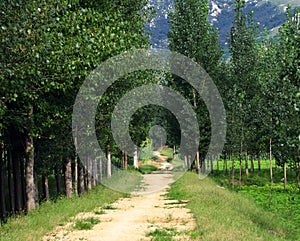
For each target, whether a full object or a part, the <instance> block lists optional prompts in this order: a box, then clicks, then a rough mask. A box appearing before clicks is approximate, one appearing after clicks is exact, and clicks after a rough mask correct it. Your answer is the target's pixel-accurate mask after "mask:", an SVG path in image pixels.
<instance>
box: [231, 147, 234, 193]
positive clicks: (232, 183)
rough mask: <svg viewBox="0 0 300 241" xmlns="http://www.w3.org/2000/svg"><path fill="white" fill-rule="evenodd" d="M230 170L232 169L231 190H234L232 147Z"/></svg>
mask: <svg viewBox="0 0 300 241" xmlns="http://www.w3.org/2000/svg"><path fill="white" fill-rule="evenodd" d="M231 169H232V170H231V171H232V176H231V177H232V178H231V179H232V181H231V185H232V191H234V148H233V147H232V151H231Z"/></svg>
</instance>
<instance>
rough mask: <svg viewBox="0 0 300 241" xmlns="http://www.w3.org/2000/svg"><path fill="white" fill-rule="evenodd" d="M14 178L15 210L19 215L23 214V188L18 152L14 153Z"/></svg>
mask: <svg viewBox="0 0 300 241" xmlns="http://www.w3.org/2000/svg"><path fill="white" fill-rule="evenodd" d="M13 153H14V154H13V176H14V191H15V210H16V213H17V214H21V212H22V208H23V207H22V206H23V205H22V188H21V173H20V171H21V170H20V157H19V153H18V151H17V150H15V151H14V152H13Z"/></svg>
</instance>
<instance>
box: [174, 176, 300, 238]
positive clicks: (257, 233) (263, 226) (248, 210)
mask: <svg viewBox="0 0 300 241" xmlns="http://www.w3.org/2000/svg"><path fill="white" fill-rule="evenodd" d="M168 195H169V197H170V198H173V199H179V200H180V199H189V200H191V202H190V203H189V204H188V208H190V209H191V211H192V213H193V214H194V216H195V219H196V222H197V230H196V233H197V234H198V236H199V238H201V240H270V241H271V240H272V241H273V240H299V237H296V236H294V235H296V234H293V236H291V235H292V234H291V232H290V230H289V227H288V225H287V224H285V223H284V222H283V221H282V220H281V217H279V216H276V215H275V214H274V213H271V212H268V211H266V210H264V209H263V208H262V207H260V206H259V205H257V204H255V203H254V202H253V201H252V200H249V199H248V198H247V197H245V196H244V195H241V194H239V193H235V192H231V191H229V190H226V189H224V188H221V187H219V186H218V184H217V183H216V182H215V181H213V180H212V179H211V178H205V179H204V180H200V179H199V178H198V175H197V174H195V173H186V174H185V175H184V176H183V177H182V178H181V179H179V181H177V182H176V183H174V184H173V185H172V187H171V190H170V192H169V194H168Z"/></svg>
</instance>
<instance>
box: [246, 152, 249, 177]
mask: <svg viewBox="0 0 300 241" xmlns="http://www.w3.org/2000/svg"><path fill="white" fill-rule="evenodd" d="M245 167H246V168H245V169H246V176H247V177H248V176H249V165H248V151H246V152H245Z"/></svg>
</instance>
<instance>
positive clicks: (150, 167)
mask: <svg viewBox="0 0 300 241" xmlns="http://www.w3.org/2000/svg"><path fill="white" fill-rule="evenodd" d="M156 170H157V166H154V165H143V166H140V167H139V171H140V172H141V173H143V174H150V173H151V172H153V171H156Z"/></svg>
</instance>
